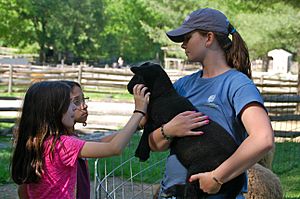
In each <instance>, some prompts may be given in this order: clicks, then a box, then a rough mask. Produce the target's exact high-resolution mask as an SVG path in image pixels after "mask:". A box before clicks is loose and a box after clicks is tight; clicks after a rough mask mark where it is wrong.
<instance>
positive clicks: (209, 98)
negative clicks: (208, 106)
mask: <svg viewBox="0 0 300 199" xmlns="http://www.w3.org/2000/svg"><path fill="white" fill-rule="evenodd" d="M215 98H216V95H211V96H209V97H208V98H207V102H208V103H212V102H214V101H215Z"/></svg>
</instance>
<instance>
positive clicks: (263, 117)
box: [214, 106, 274, 182]
mask: <svg viewBox="0 0 300 199" xmlns="http://www.w3.org/2000/svg"><path fill="white" fill-rule="evenodd" d="M241 119H242V122H243V124H244V126H245V128H246V131H247V132H248V134H249V136H248V137H247V138H246V139H245V140H244V141H243V142H242V144H241V145H240V146H239V148H238V149H237V150H236V152H235V153H234V154H233V155H232V156H231V157H230V158H228V159H227V160H226V161H225V162H223V163H222V164H221V165H220V166H219V167H218V168H217V169H216V170H215V171H214V175H216V176H217V177H218V179H220V180H221V181H224V182H227V181H229V180H231V179H233V178H234V177H236V176H238V175H239V174H241V173H242V172H244V171H246V170H247V169H248V168H250V167H251V166H252V165H253V164H255V163H256V162H258V161H259V160H260V159H261V158H262V157H263V156H264V155H265V154H266V153H267V152H268V151H269V150H271V149H272V148H273V146H274V132H273V129H272V126H271V123H270V119H269V117H268V115H267V113H266V112H265V110H264V109H263V108H262V107H260V106H250V107H248V108H247V109H246V110H245V111H244V112H243V114H242V118H241Z"/></svg>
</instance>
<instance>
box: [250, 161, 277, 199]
mask: <svg viewBox="0 0 300 199" xmlns="http://www.w3.org/2000/svg"><path fill="white" fill-rule="evenodd" d="M244 196H245V197H246V199H283V192H282V187H281V183H280V180H279V178H278V177H277V176H276V175H275V174H274V173H273V172H272V171H271V170H270V169H268V168H265V167H263V166H262V165H260V164H255V165H254V166H252V167H251V168H250V169H249V170H248V193H246V194H244Z"/></svg>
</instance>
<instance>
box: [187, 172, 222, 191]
mask: <svg viewBox="0 0 300 199" xmlns="http://www.w3.org/2000/svg"><path fill="white" fill-rule="evenodd" d="M196 180H198V181H199V188H200V189H202V191H204V192H206V193H208V194H215V193H218V192H219V191H220V189H221V186H222V185H221V184H220V183H218V182H217V181H215V180H214V179H213V174H212V172H205V173H198V174H195V175H192V176H191V177H190V179H189V181H190V182H193V181H196Z"/></svg>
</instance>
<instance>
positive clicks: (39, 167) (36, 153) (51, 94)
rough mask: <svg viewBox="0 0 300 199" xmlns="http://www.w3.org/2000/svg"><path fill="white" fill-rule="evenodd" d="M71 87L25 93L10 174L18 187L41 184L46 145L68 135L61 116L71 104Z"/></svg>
mask: <svg viewBox="0 0 300 199" xmlns="http://www.w3.org/2000/svg"><path fill="white" fill-rule="evenodd" d="M70 91H71V90H70V87H69V86H68V85H66V84H64V83H62V82H58V81H53V82H50V81H44V82H38V83H35V84H33V85H32V86H31V87H30V88H29V89H28V90H27V92H26V95H25V98H24V102H23V108H22V114H21V118H20V120H19V125H18V128H17V132H16V146H15V148H14V152H13V157H12V164H11V172H12V179H13V181H14V182H15V183H17V184H23V183H34V182H38V181H39V180H40V178H41V176H42V173H43V151H44V148H43V143H44V141H45V140H46V139H47V138H49V137H50V136H52V137H53V141H52V144H51V148H52V149H53V147H54V145H55V143H56V142H57V141H58V140H59V137H60V135H62V134H67V129H66V128H65V127H64V125H63V124H62V116H63V114H64V113H66V111H67V110H68V106H69V104H70Z"/></svg>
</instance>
